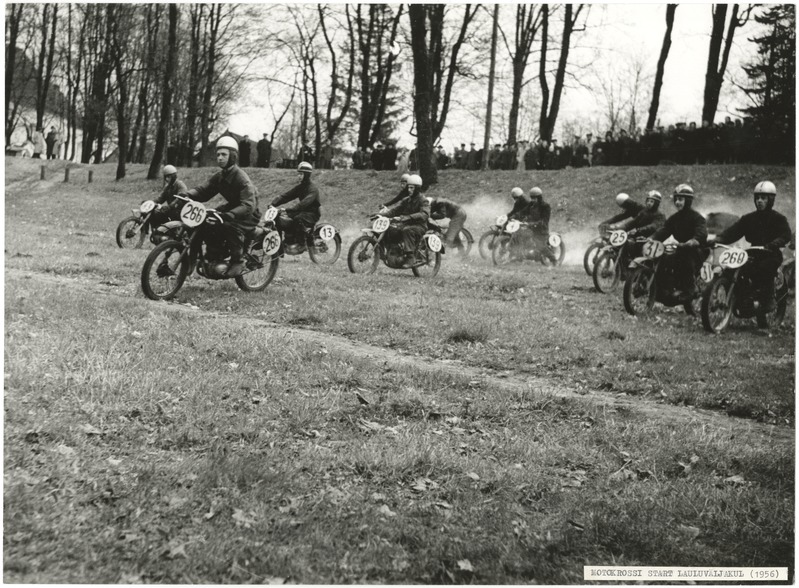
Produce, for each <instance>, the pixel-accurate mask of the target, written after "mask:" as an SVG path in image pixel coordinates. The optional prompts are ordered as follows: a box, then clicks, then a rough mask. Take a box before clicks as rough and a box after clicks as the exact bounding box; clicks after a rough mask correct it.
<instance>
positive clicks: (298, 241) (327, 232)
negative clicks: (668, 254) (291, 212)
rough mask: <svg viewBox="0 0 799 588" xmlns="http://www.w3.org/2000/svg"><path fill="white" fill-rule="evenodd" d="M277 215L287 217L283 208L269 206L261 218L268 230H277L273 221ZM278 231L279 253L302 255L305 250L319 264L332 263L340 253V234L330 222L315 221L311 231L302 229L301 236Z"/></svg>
mask: <svg viewBox="0 0 799 588" xmlns="http://www.w3.org/2000/svg"><path fill="white" fill-rule="evenodd" d="M278 216H283V217H286V218H287V217H288V215H287V214H286V211H285V210H284V209H278V208H275V207H274V206H270V207H269V208H267V209H266V212H265V213H264V215H263V217H262V219H261V220H262V223H263V225H264V226H265V227H266V228H267V229H268V230H273V231H278V229H277V223H276V222H275V221H276V219H277V218H278ZM279 232H280V236H281V243H282V246H281V250H280V253H279V255H302V254H303V253H305V252H306V251H307V252H308V257H310V258H311V261H312V262H314V263H316V264H319V265H332V264H334V263H336V260H338V258H339V256H340V255H341V235H339V232H338V229H337V228H336V227H334V226H333V225H331V224H330V223H316V225H314V228H313V229H312V230H311V231H304V232H303V235H302V236H300V235H292V234H289V235H286V234H285V232H284V231H279Z"/></svg>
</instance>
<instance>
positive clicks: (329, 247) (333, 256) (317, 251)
mask: <svg viewBox="0 0 799 588" xmlns="http://www.w3.org/2000/svg"><path fill="white" fill-rule="evenodd" d="M307 249H308V256H309V257H310V258H311V261H312V262H314V263H316V264H318V265H333V264H334V263H336V260H337V259H338V258H339V256H340V255H341V236H340V235H339V234H338V233H336V235H335V236H334V237H333V239H331V240H330V241H325V240H324V239H320V238H319V237H314V236H313V235H312V236H311V237H309V238H308V243H307Z"/></svg>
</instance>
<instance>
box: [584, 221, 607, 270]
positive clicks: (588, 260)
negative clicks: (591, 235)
mask: <svg viewBox="0 0 799 588" xmlns="http://www.w3.org/2000/svg"><path fill="white" fill-rule="evenodd" d="M607 227H608V226H607V225H606V224H604V223H603V224H601V225H599V237H597V238H596V239H594V240H593V241H591V244H590V245H589V246H588V248H587V249H586V250H585V254H584V255H583V269H585V273H587V274H588V275H589V276H593V275H594V265H596V260H597V257H599V253H600V251H601V250H602V248H603V247H607V246H608V244H609V243H610V241H609V238H610V230H609V229H608V228H607Z"/></svg>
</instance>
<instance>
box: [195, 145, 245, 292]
mask: <svg viewBox="0 0 799 588" xmlns="http://www.w3.org/2000/svg"><path fill="white" fill-rule="evenodd" d="M238 159H239V145H238V143H237V142H236V140H235V139H234V138H233V137H227V136H226V137H222V138H220V139H219V140H218V141H217V142H216V163H217V165H219V167H220V168H222V169H220V171H218V172H216V173H215V174H214V175H212V176H211V177H210V178H209V179H208V181H207V182H205V184H203V185H202V186H198V187H196V188H192V189H191V190H188V191H187V192H186V194H185V195H186V196H187V197H189V198H191V199H192V200H196V201H197V202H207V201H208V200H210V199H211V198H213V197H214V196H216V195H217V194H221V195H222V197H223V198H224V199H225V200H226V202H225V203H224V204H222V205H221V206H218V207H217V208H216V210H217V212H219V213H220V216H221V217H222V221H223V222H222V224H221V225H219V226H218V230H217V231H216V234H217V238H216V239H211V240H209V241H208V242H207V254H208V258H209V260H219V261H222V260H223V259H224V258H225V248H224V246H223V245H222V243H220V242H219V241H220V240H221V241H224V245H226V246H227V250H228V251H229V252H230V265H229V267H228V270H227V273H226V276H227V277H233V276H238V275H241V273H242V272H243V271H244V262H243V254H244V239H245V238H246V237H247V236H248V235H250V234H252V232H253V231H254V229H255V227H256V225H257V224H258V221H259V220H260V217H261V214H260V212H259V211H258V190H257V188H256V187H255V184H253V183H252V181H251V180H250V178H249V176H247V174H246V173H244V171H242V169H241V168H240V167H239V166H238V165H237V163H238Z"/></svg>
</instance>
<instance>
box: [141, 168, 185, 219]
mask: <svg viewBox="0 0 799 588" xmlns="http://www.w3.org/2000/svg"><path fill="white" fill-rule="evenodd" d="M162 173H163V176H164V189H163V190H161V194H160V195H159V196H158V198H156V199H155V203H156V204H157V205H158V207H157V208H156V209H155V210H154V211H153V214H152V216H151V217H150V224H151V225H152V226H153V227H159V226H161V225H163V224H164V223H166V222H168V221H170V220H177V217H178V215H179V214H180V210H179V209H178V203H179V201H176V199H175V196H177V195H178V194H185V193H186V191H187V190H188V188H187V187H186V184H184V183H183V182H182V181H181V180H179V179H178V170H177V168H176V167H175V166H174V165H165V166H164V170H163V172H162Z"/></svg>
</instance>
